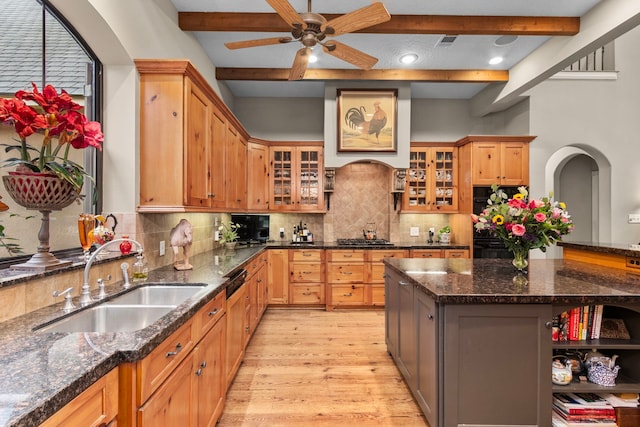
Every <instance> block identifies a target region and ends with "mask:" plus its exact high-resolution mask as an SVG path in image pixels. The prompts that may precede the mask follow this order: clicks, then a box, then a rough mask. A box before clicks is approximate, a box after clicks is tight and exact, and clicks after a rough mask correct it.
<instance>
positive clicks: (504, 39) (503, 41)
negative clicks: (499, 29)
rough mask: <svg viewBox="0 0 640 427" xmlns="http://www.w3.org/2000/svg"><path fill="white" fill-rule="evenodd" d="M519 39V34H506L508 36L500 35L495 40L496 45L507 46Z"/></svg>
mask: <svg viewBox="0 0 640 427" xmlns="http://www.w3.org/2000/svg"><path fill="white" fill-rule="evenodd" d="M516 40H518V36H512V35H506V36H500V37H498V38H497V39H496V41H495V42H493V43H494V44H495V45H496V46H506V45H508V44H511V43H513V42H514V41H516Z"/></svg>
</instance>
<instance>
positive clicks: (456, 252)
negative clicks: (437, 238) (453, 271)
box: [444, 249, 469, 258]
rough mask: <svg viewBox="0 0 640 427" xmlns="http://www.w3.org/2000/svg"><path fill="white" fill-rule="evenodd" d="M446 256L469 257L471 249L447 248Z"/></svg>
mask: <svg viewBox="0 0 640 427" xmlns="http://www.w3.org/2000/svg"><path fill="white" fill-rule="evenodd" d="M444 257H445V258H469V251H468V250H466V249H445V251H444Z"/></svg>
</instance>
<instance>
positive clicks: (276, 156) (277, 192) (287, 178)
mask: <svg viewBox="0 0 640 427" xmlns="http://www.w3.org/2000/svg"><path fill="white" fill-rule="evenodd" d="M270 152H271V156H270V158H271V161H270V163H269V190H270V198H271V200H270V203H269V209H270V210H274V211H306V212H324V180H323V178H324V160H323V148H322V145H321V144H318V145H317V146H316V145H309V146H308V145H304V146H291V145H287V146H279V145H274V146H271V147H270Z"/></svg>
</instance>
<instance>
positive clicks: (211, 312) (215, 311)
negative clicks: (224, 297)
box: [207, 307, 218, 317]
mask: <svg viewBox="0 0 640 427" xmlns="http://www.w3.org/2000/svg"><path fill="white" fill-rule="evenodd" d="M207 314H208V315H209V317H211V316H215V315H216V314H218V307H216V308H214V309H213V310H211V311H210V312H208V313H207Z"/></svg>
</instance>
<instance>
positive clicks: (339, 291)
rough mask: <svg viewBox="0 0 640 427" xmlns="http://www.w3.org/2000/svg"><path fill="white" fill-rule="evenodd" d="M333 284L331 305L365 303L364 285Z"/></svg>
mask: <svg viewBox="0 0 640 427" xmlns="http://www.w3.org/2000/svg"><path fill="white" fill-rule="evenodd" d="M329 286H331V305H333V306H336V305H364V303H365V286H364V285H329Z"/></svg>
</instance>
